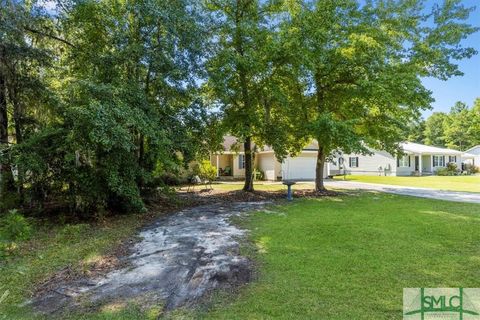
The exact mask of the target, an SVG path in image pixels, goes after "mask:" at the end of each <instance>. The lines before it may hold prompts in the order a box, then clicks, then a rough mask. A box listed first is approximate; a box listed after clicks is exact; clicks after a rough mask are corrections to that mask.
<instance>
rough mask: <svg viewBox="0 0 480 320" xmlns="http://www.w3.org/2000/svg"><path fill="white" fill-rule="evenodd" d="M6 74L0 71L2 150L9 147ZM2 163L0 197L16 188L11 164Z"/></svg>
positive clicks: (0, 137) (0, 144)
mask: <svg viewBox="0 0 480 320" xmlns="http://www.w3.org/2000/svg"><path fill="white" fill-rule="evenodd" d="M6 89H7V88H6V81H5V77H4V75H3V74H2V73H1V72H0V150H1V149H5V148H7V147H8V114H7V90H6ZM3 160H4V161H2V162H1V163H0V199H1V198H4V196H5V195H6V193H7V192H9V191H11V190H12V189H13V188H14V185H13V176H12V170H11V169H10V165H9V164H8V163H7V162H6V161H5V159H3Z"/></svg>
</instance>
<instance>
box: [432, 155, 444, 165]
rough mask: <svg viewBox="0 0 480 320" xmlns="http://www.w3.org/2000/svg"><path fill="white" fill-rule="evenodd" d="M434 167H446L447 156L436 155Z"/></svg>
mask: <svg viewBox="0 0 480 320" xmlns="http://www.w3.org/2000/svg"><path fill="white" fill-rule="evenodd" d="M433 167H445V156H439V155H434V156H433Z"/></svg>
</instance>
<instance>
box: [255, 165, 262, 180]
mask: <svg viewBox="0 0 480 320" xmlns="http://www.w3.org/2000/svg"><path fill="white" fill-rule="evenodd" d="M253 177H254V178H255V180H265V173H264V172H263V171H262V170H259V169H257V168H255V169H253Z"/></svg>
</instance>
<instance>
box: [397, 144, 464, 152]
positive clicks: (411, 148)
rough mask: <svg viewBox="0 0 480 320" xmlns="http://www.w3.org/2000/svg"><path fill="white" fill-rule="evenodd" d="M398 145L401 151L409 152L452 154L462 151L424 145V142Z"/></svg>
mask: <svg viewBox="0 0 480 320" xmlns="http://www.w3.org/2000/svg"><path fill="white" fill-rule="evenodd" d="M400 145H401V147H402V149H403V151H405V152H410V153H427V154H453V155H461V154H462V153H463V152H461V151H458V150H454V149H447V148H438V147H434V146H426V145H424V144H420V143H414V142H403V143H401V144H400Z"/></svg>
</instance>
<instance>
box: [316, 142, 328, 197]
mask: <svg viewBox="0 0 480 320" xmlns="http://www.w3.org/2000/svg"><path fill="white" fill-rule="evenodd" d="M325 158H326V155H325V150H324V148H323V147H321V146H318V153H317V166H316V168H315V191H317V192H323V191H326V190H327V189H326V188H325V186H324V184H323V178H324V177H323V168H324V167H325Z"/></svg>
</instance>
